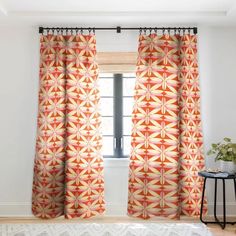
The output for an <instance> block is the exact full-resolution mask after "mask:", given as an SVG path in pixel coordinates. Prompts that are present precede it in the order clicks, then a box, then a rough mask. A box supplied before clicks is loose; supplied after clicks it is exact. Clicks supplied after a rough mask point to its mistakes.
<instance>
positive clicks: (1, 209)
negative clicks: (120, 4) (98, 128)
mask: <svg viewBox="0 0 236 236" xmlns="http://www.w3.org/2000/svg"><path fill="white" fill-rule="evenodd" d="M213 209H214V203H213V202H209V203H208V215H209V216H212V215H213ZM226 209H227V210H226V212H227V216H230V217H235V216H236V202H227V208H226ZM126 212H127V205H123V204H112V203H106V214H105V215H106V216H126V215H127V213H126ZM217 215H219V216H221V215H222V202H219V203H218V204H217ZM32 216H33V215H32V213H31V203H27V202H0V217H32Z"/></svg>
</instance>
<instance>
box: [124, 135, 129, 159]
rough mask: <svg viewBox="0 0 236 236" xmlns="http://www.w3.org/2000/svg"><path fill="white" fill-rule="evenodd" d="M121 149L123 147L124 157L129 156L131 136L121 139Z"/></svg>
mask: <svg viewBox="0 0 236 236" xmlns="http://www.w3.org/2000/svg"><path fill="white" fill-rule="evenodd" d="M123 147H124V155H125V156H130V151H131V136H124V137H123Z"/></svg>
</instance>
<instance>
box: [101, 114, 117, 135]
mask: <svg viewBox="0 0 236 236" xmlns="http://www.w3.org/2000/svg"><path fill="white" fill-rule="evenodd" d="M113 119H114V118H113V117H102V134H103V135H113Z"/></svg>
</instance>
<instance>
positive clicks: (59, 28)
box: [39, 26, 197, 34]
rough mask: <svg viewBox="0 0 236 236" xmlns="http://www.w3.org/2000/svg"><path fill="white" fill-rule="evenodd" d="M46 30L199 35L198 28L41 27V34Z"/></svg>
mask: <svg viewBox="0 0 236 236" xmlns="http://www.w3.org/2000/svg"><path fill="white" fill-rule="evenodd" d="M44 30H47V31H48V30H57V31H61V30H81V31H82V30H88V31H96V30H116V32H117V33H121V30H139V31H143V30H144V31H148V30H150V31H152V30H154V31H157V30H163V31H165V30H168V31H170V30H176V31H177V30H179V31H180V30H189V31H190V30H193V33H194V34H197V27H139V28H138V27H134V28H132V27H131V28H130V27H121V26H117V27H110V28H109V27H108V28H106V27H69V28H67V27H39V33H40V34H43V31H44Z"/></svg>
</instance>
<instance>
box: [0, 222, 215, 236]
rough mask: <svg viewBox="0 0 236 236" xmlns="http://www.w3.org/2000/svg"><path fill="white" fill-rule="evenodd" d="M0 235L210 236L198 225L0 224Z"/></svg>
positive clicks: (201, 225) (203, 226)
mask: <svg viewBox="0 0 236 236" xmlns="http://www.w3.org/2000/svg"><path fill="white" fill-rule="evenodd" d="M0 236H212V234H211V233H210V232H209V230H208V229H207V227H206V226H205V225H204V224H202V223H191V224H188V223H103V224H98V223H78V224H75V223H67V224H66V223H62V224H61V223H51V224H0Z"/></svg>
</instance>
